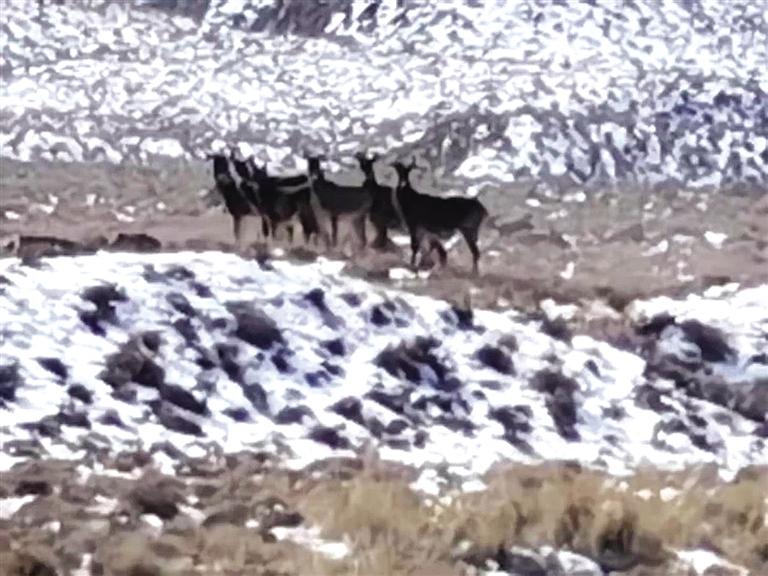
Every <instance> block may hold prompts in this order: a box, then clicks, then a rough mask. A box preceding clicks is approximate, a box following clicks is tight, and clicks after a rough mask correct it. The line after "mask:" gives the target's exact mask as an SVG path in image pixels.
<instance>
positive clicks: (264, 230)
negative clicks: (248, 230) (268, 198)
mask: <svg viewBox="0 0 768 576" xmlns="http://www.w3.org/2000/svg"><path fill="white" fill-rule="evenodd" d="M261 234H262V236H264V242H267V241H268V239H269V220H268V219H267V218H266V217H264V216H262V217H261Z"/></svg>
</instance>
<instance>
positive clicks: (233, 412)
mask: <svg viewBox="0 0 768 576" xmlns="http://www.w3.org/2000/svg"><path fill="white" fill-rule="evenodd" d="M223 414H224V415H225V416H227V417H228V418H231V419H232V420H234V421H235V422H248V421H249V420H250V419H251V417H250V415H249V414H248V410H246V409H245V408H225V409H224V410H223Z"/></svg>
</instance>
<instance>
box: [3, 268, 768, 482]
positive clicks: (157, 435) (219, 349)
mask: <svg viewBox="0 0 768 576" xmlns="http://www.w3.org/2000/svg"><path fill="white" fill-rule="evenodd" d="M341 267H342V264H340V263H334V262H331V261H328V262H325V263H322V262H321V263H318V264H308V265H295V264H289V263H287V262H285V261H279V260H275V261H272V260H262V261H260V262H254V261H244V260H241V259H240V258H238V257H235V256H226V255H223V254H220V253H202V254H193V253H180V254H168V255H154V256H146V255H135V256H131V255H119V254H116V255H115V254H107V253H100V254H97V255H94V256H82V257H60V258H53V259H44V260H41V261H38V263H37V264H35V262H27V263H26V264H25V263H24V262H23V261H21V262H20V261H14V260H13V259H6V260H5V261H4V263H3V271H2V286H1V287H0V290H1V292H0V294H1V295H0V306H1V308H0V309H1V310H2V312H3V317H4V318H5V319H6V321H5V325H4V329H3V330H4V333H3V340H2V345H1V346H0V351H1V352H2V358H3V363H2V368H1V369H0V374H2V378H1V380H0V392H1V393H2V394H1V395H0V398H1V400H0V401H1V402H2V409H3V412H4V414H5V416H4V417H3V423H4V424H3V428H2V436H0V438H2V441H3V450H2V459H3V463H4V464H3V467H4V468H7V467H8V466H10V465H11V464H13V463H14V462H16V461H17V459H18V458H22V459H25V458H28V457H30V456H31V455H37V456H40V457H43V456H48V457H56V458H75V457H80V456H82V455H83V454H82V453H83V451H85V452H86V453H87V452H88V451H89V450H106V451H109V452H112V451H114V452H117V451H120V450H127V449H142V450H146V451H148V452H150V453H156V454H157V456H158V457H160V463H161V464H162V463H163V462H165V461H166V460H167V459H168V458H170V463H171V465H172V462H173V460H174V458H176V454H186V455H187V456H193V455H197V456H202V455H204V454H206V453H207V451H209V450H211V449H215V450H216V451H224V452H237V451H241V450H248V449H254V448H260V449H269V451H270V452H272V453H274V454H278V455H281V456H282V457H284V458H286V459H287V460H288V461H290V462H293V463H294V464H295V465H297V466H303V465H306V464H308V463H309V462H311V461H314V460H317V459H320V458H327V457H330V456H353V455H354V454H358V453H360V452H361V451H363V452H364V451H365V450H366V449H367V448H366V447H367V446H374V447H376V448H377V450H379V452H380V454H381V455H382V457H383V458H385V459H390V460H395V461H399V462H403V463H406V464H413V465H416V466H419V467H420V468H421V469H422V471H423V472H422V475H421V478H420V480H419V482H420V483H423V486H424V489H425V490H427V491H432V492H435V491H439V486H440V484H441V483H442V482H445V481H447V480H446V478H445V477H443V476H442V475H441V474H440V473H438V471H439V470H443V471H444V472H448V477H450V478H454V479H455V478H458V479H462V478H463V479H465V480H466V482H469V483H470V484H472V483H476V482H477V481H478V480H477V479H478V478H479V475H481V474H483V473H484V472H486V471H487V470H488V469H489V468H490V467H491V466H492V465H493V464H495V463H498V462H502V461H521V462H532V461H533V462H535V461H540V460H562V459H575V460H578V461H579V462H581V463H583V464H589V465H591V466H595V467H597V468H601V469H605V470H607V471H609V472H611V473H626V472H627V471H631V470H633V469H635V468H636V467H637V466H640V465H644V464H650V463H653V464H655V465H658V466H660V467H662V468H680V467H682V466H686V465H692V464H696V463H701V462H711V463H714V464H716V465H717V467H718V469H719V470H720V471H721V473H722V474H723V475H724V476H725V477H730V476H733V475H734V474H735V473H736V472H738V471H739V470H740V469H741V468H743V467H745V466H748V465H751V464H759V463H765V462H766V461H768V447H766V445H765V436H766V434H768V429H767V428H766V422H765V414H766V412H768V395H766V391H768V387H766V379H767V378H768V361H767V360H766V357H765V350H766V342H767V341H766V334H768V317H766V308H765V306H764V303H765V301H766V298H768V296H767V295H766V289H765V287H763V288H756V289H751V290H743V291H737V292H735V293H731V294H728V293H727V291H726V293H725V294H722V293H715V292H717V290H715V289H713V292H712V293H710V294H708V295H707V296H705V297H703V298H694V297H692V298H690V299H689V300H685V301H680V302H675V301H671V300H666V299H660V300H654V301H650V302H646V303H642V302H637V303H635V304H633V305H632V310H633V312H632V315H633V317H634V318H635V322H636V325H637V328H636V331H635V333H634V334H633V335H632V336H631V337H627V338H624V340H623V342H622V343H620V344H621V347H622V348H623V349H617V348H615V347H614V346H611V345H609V344H606V343H603V342H599V341H596V340H594V339H592V338H590V337H587V336H575V337H570V335H568V334H567V331H563V330H558V328H557V322H556V321H554V320H551V319H547V318H546V317H539V318H538V319H533V318H527V317H526V316H525V315H521V314H517V313H513V312H508V313H497V312H482V311H475V312H473V311H469V310H462V309H458V308H456V307H454V306H450V305H448V304H446V303H445V302H440V301H437V300H432V299H429V298H426V297H417V296H413V295H408V294H406V293H398V292H384V291H381V290H377V289H372V287H371V286H370V285H368V284H367V283H366V282H364V281H361V280H351V279H348V278H344V277H341V276H339V275H338V271H339V270H340V268H341ZM721 292H722V289H721ZM52 302H55V303H56V304H55V305H54V306H52V305H51V303H52ZM32 311H33V312H32ZM553 322H554V325H553ZM214 446H215V448H214ZM465 480H460V481H461V482H463V481H465ZM452 481H453V480H452Z"/></svg>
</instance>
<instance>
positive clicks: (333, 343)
mask: <svg viewBox="0 0 768 576" xmlns="http://www.w3.org/2000/svg"><path fill="white" fill-rule="evenodd" d="M322 346H323V348H325V349H326V350H327V351H328V352H330V353H331V354H333V355H334V356H344V354H346V346H345V345H344V339H343V338H335V339H333V340H326V341H325V342H323V343H322Z"/></svg>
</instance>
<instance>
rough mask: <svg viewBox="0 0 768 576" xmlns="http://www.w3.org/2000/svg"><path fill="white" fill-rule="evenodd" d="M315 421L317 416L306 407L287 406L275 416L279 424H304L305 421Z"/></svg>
mask: <svg viewBox="0 0 768 576" xmlns="http://www.w3.org/2000/svg"><path fill="white" fill-rule="evenodd" d="M305 418H306V419H307V420H309V421H314V420H315V414H314V413H313V412H312V410H310V409H309V408H307V407H306V406H296V407H293V406H286V407H285V408H283V409H282V410H280V412H278V413H277V416H275V423H277V424H304V419H305Z"/></svg>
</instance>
